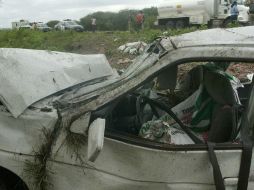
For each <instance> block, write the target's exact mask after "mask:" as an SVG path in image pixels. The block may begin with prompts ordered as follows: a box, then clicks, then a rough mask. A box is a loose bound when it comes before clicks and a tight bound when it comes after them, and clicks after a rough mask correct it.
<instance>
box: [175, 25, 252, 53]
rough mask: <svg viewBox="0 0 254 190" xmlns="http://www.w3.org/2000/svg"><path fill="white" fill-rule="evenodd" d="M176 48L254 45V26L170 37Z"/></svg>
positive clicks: (218, 29) (202, 31) (217, 29)
mask: <svg viewBox="0 0 254 190" xmlns="http://www.w3.org/2000/svg"><path fill="white" fill-rule="evenodd" d="M170 39H171V42H173V43H174V45H175V47H176V48H183V47H190V46H202V45H206V46H209V45H223V44H225V45H227V44H229V45H230V44H237V45H240V44H250V45H253V44H254V26H248V27H240V28H231V29H221V28H216V29H210V30H201V31H196V32H191V33H187V34H183V35H179V36H172V37H170Z"/></svg>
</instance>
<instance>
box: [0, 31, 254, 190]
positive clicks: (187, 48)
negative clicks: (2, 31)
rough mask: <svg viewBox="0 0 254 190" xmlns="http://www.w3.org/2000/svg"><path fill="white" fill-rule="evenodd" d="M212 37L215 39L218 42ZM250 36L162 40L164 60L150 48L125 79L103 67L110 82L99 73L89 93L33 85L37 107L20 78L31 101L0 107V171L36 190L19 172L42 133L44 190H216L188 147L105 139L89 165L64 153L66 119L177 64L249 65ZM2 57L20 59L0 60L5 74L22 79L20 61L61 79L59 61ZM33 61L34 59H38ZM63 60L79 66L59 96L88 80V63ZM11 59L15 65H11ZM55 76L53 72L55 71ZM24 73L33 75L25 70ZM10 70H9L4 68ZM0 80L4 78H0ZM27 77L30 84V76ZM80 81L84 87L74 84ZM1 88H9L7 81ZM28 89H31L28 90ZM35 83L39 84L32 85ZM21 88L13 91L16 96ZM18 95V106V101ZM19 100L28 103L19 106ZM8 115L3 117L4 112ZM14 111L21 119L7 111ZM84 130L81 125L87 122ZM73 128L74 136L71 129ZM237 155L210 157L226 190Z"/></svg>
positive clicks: (200, 154)
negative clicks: (14, 70) (46, 149)
mask: <svg viewBox="0 0 254 190" xmlns="http://www.w3.org/2000/svg"><path fill="white" fill-rule="evenodd" d="M218 33H220V34H221V35H218ZM253 33H254V27H246V28H239V29H230V30H223V29H213V30H208V31H202V32H194V33H190V34H185V35H181V36H178V37H171V38H170V39H169V38H165V39H162V40H161V41H158V43H160V44H161V45H162V46H163V47H164V48H165V51H164V52H163V54H162V55H159V54H156V53H154V52H149V51H148V50H149V48H148V49H147V50H146V52H145V53H144V54H143V55H141V56H140V57H139V58H138V59H137V60H136V62H135V63H134V64H133V65H132V66H130V68H129V69H128V70H127V71H126V72H125V73H124V74H123V75H121V76H117V75H114V74H113V73H114V72H111V69H109V67H108V66H105V68H108V69H109V70H108V71H109V72H108V73H109V75H108V74H107V73H104V72H99V71H100V70H99V71H98V72H99V73H97V72H96V71H95V73H97V74H98V75H97V77H96V78H100V77H105V76H106V77H109V78H108V80H102V81H97V82H94V84H93V85H85V86H81V87H79V88H72V89H70V91H66V92H65V93H63V94H62V95H57V94H54V93H55V92H56V91H57V89H56V88H53V91H52V88H50V87H47V84H48V83H52V80H53V78H54V76H50V75H46V76H48V77H46V79H47V80H41V81H39V84H38V85H40V83H43V84H42V85H43V86H44V87H45V91H43V93H46V92H48V94H47V95H45V94H44V95H43V97H41V100H40V101H38V100H37V99H40V96H41V93H38V92H37V91H36V89H38V88H37V87H38V86H36V85H34V84H31V80H28V79H29V78H30V77H31V76H30V75H28V74H26V75H25V74H22V75H21V76H22V77H23V78H19V80H20V81H19V82H20V84H25V85H26V86H25V87H26V89H27V90H28V89H29V90H31V92H32V94H35V97H36V98H34V99H32V100H30V99H29V98H28V97H29V94H26V93H24V94H23V93H22V94H19V93H20V92H23V91H13V93H15V94H13V95H16V96H17V99H16V102H17V104H12V102H7V101H6V102H7V103H8V104H7V105H12V107H10V108H12V109H10V110H9V111H10V112H11V113H9V112H7V111H6V108H5V107H4V106H2V109H1V111H0V166H1V167H4V168H6V169H8V170H9V171H11V172H13V173H15V174H16V175H18V176H19V177H20V178H21V179H22V180H24V182H25V183H26V184H27V185H28V187H29V189H38V187H37V186H35V179H34V178H33V177H31V176H29V175H28V174H27V173H26V170H25V169H26V163H27V161H30V162H34V158H35V156H36V151H38V149H40V147H41V146H42V145H44V144H45V143H47V138H45V136H44V133H43V130H47V131H48V132H49V133H50V134H51V137H52V138H53V141H52V143H51V144H50V151H51V153H50V155H49V157H47V158H46V159H47V162H46V168H47V170H49V171H52V172H49V174H48V175H49V182H50V185H49V186H47V189H54V190H58V189H59V190H65V189H66V190H69V189H77V190H78V189H89V190H93V189H96V190H97V189H103V190H104V189H110V190H111V189H117V190H121V189H155V188H157V189H165V190H169V189H170V190H172V189H173V190H180V189H200V190H201V189H208V190H209V189H215V187H214V181H213V175H212V167H211V164H210V162H209V160H208V153H207V151H206V149H205V148H204V149H200V150H196V149H195V148H193V147H190V148H189V149H188V150H185V151H183V150H180V149H179V150H176V149H177V148H181V146H166V145H165V147H164V149H159V148H155V147H154V148H151V147H150V148H149V147H146V146H142V145H137V144H136V145H135V144H134V143H131V142H124V141H122V140H119V139H114V138H113V137H110V136H108V134H106V138H105V139H104V146H103V148H102V150H101V153H100V154H99V155H98V157H97V159H96V160H95V162H89V161H88V158H87V147H88V145H87V144H84V145H83V146H81V147H80V149H79V150H78V151H77V150H73V149H70V146H69V145H68V144H67V142H66V137H67V136H68V135H69V134H71V133H70V131H69V130H70V128H69V127H70V126H69V125H68V124H71V122H70V120H71V119H72V118H76V119H78V118H79V117H81V116H84V115H86V114H88V113H90V112H92V111H94V110H97V109H99V108H101V107H102V106H105V105H106V104H107V103H111V101H112V100H115V99H117V98H118V97H120V96H122V95H125V94H126V93H128V92H129V91H131V90H133V89H135V88H136V87H137V86H139V85H141V84H142V83H144V82H145V81H146V80H148V79H149V78H150V76H151V75H153V74H154V73H157V72H159V71H162V70H163V69H164V68H168V67H170V66H172V65H174V64H176V62H177V61H180V62H181V61H182V62H184V61H186V60H192V59H193V60H200V59H209V60H212V59H219V58H228V59H230V60H239V59H240V60H243V61H250V60H252V61H254V41H253ZM207 36H209V38H207ZM224 37H225V38H224ZM1 51H2V52H5V51H7V52H11V51H13V52H16V53H17V54H18V55H20V59H15V57H14V56H11V55H9V54H8V56H11V57H9V59H7V58H6V56H3V57H5V58H3V59H0V61H1V63H14V64H7V65H6V67H7V66H12V65H15V63H16V64H17V63H19V62H20V63H21V65H22V66H23V69H20V72H23V70H24V73H27V72H28V71H26V70H25V68H26V67H25V61H24V60H25V59H28V60H29V64H28V66H31V67H32V68H36V67H37V66H38V67H41V64H44V63H45V68H43V70H39V69H38V73H39V74H40V73H42V72H44V71H47V72H50V71H51V69H52V68H53V69H56V70H55V71H56V72H57V76H58V74H59V76H58V77H59V78H60V79H62V75H65V74H66V73H65V72H62V71H63V70H61V69H60V65H59V64H58V63H57V62H58V61H61V60H62V59H60V58H59V57H58V56H57V55H58V54H61V53H56V52H53V53H51V52H47V51H36V50H34V51H32V50H19V49H14V50H11V49H7V50H5V49H1ZM29 53H32V55H33V59H31V56H29ZM37 53H38V57H39V58H38V59H37V58H36V57H37ZM21 55H25V56H21ZM42 55H43V56H42ZM65 55H66V56H65ZM160 56H161V57H160ZM56 57H58V59H56ZM63 57H65V58H67V59H64V60H65V61H66V62H65V61H64V62H63V66H65V64H67V66H71V65H72V64H71V63H72V62H75V59H74V57H75V58H76V57H77V59H78V60H79V61H78V63H77V66H80V67H78V68H79V69H80V70H75V69H73V70H72V71H74V72H72V73H73V74H75V73H76V72H77V73H78V74H77V75H76V78H75V77H74V78H75V80H70V81H69V80H63V81H61V80H60V84H61V85H62V86H63V87H61V88H59V89H61V90H62V89H65V88H68V87H71V85H72V84H73V85H75V84H77V83H80V82H82V83H83V82H87V81H86V80H89V79H88V78H89V77H88V78H82V77H87V76H82V72H84V73H87V67H81V64H82V63H84V64H85V65H86V63H87V59H88V60H89V57H87V56H80V55H73V54H71V55H70V54H64V55H63ZM70 57H71V58H73V59H71V58H70ZM159 57H160V58H159ZM68 58H69V59H68ZM13 59H15V61H12V60H13ZM35 60H40V62H39V63H40V65H38V62H34V61H35ZM48 60H51V61H48ZM93 60H94V63H97V59H93ZM100 60H101V59H100ZM5 61H7V62H5ZM98 62H100V61H98ZM22 63H23V64H22ZM89 63H90V62H89ZM89 63H88V64H89ZM104 63H105V62H104ZM49 64H54V65H56V66H52V65H49ZM74 64H75V63H74ZM101 66H102V67H103V64H102V65H100V64H99V66H98V67H99V68H102V67H101ZM7 68H8V67H7ZM58 68H59V70H57V69H58ZM68 68H69V67H68ZM27 69H28V70H29V69H31V68H29V67H28V68H27ZM81 69H82V70H81ZM9 70H11V69H10V68H9ZM94 70H96V68H95V69H92V71H94ZM35 71H37V69H35ZM9 72H10V71H9ZM47 72H46V73H47ZM2 73H3V74H4V72H2ZM30 73H31V72H30ZM110 74H111V76H110ZM38 76H41V75H38ZM32 77H33V79H36V74H34V75H33V76H32ZM50 77H51V78H50ZM80 77H81V78H82V81H80V80H79V79H80ZM91 77H92V78H91ZM91 77H90V79H94V78H93V76H91ZM6 79H7V77H6ZM7 81H10V82H13V81H11V78H10V79H9V80H7ZM57 81H59V80H57ZM27 82H30V83H29V84H26V83H27ZM33 82H35V83H37V81H33ZM62 82H63V83H62ZM13 83H14V82H13ZM14 85H15V84H14ZM16 86H17V84H16ZM25 87H24V88H25ZM20 88H21V87H18V86H17V89H20ZM3 94H4V92H3V90H0V95H1V97H2V96H3ZM19 95H20V96H21V98H19V97H18V96H19ZM50 95H52V96H50ZM5 97H6V99H7V98H9V97H8V96H6V95H5ZM251 97H252V99H251V101H250V105H249V108H248V110H249V117H248V120H249V122H250V126H253V121H252V120H253V119H252V118H253V117H252V116H253V106H254V105H253V102H254V101H253V98H254V91H253V90H252V96H251ZM23 100H27V101H25V103H24V101H23ZM55 102H58V103H60V104H59V105H60V106H63V107H64V108H63V109H58V111H57V110H56V107H55V106H54V103H55ZM29 104H30V105H29ZM7 105H6V107H7ZM20 105H22V106H23V107H22V106H21V107H22V109H24V108H25V111H23V110H22V109H20ZM45 107H46V108H48V109H49V110H47V111H45V110H44V109H43V108H45ZM7 108H8V109H9V107H7ZM16 109H17V110H19V112H18V111H17V112H14V111H11V110H16ZM21 110H22V111H21ZM43 110H44V111H43ZM12 112H13V113H16V114H13V113H12ZM89 117H90V114H88V117H85V118H86V119H88V118H89ZM58 121H61V122H62V125H59V126H58V125H57V123H58ZM80 123H81V124H78V125H79V126H78V130H75V131H76V132H77V133H78V135H79V136H76V137H79V138H84V139H86V138H87V135H86V134H84V133H83V131H82V128H81V130H80V128H79V127H81V126H82V122H80ZM84 123H87V122H86V121H85V122H84ZM84 127H87V126H84ZM74 128H75V129H76V127H74ZM100 140H101V139H100ZM89 142H90V141H88V143H89ZM100 142H101V141H100ZM241 152H242V151H241V149H240V148H234V149H230V150H223V149H222V150H217V151H216V154H217V157H218V162H219V164H220V167H221V171H222V175H223V177H224V178H225V183H226V184H227V188H228V189H234V188H235V187H236V181H237V178H238V173H239V167H240V159H241ZM253 182H254V165H253V162H252V166H251V174H250V183H249V189H253Z"/></svg>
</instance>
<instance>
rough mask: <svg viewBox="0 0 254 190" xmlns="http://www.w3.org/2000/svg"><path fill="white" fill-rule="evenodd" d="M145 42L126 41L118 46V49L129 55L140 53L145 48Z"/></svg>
mask: <svg viewBox="0 0 254 190" xmlns="http://www.w3.org/2000/svg"><path fill="white" fill-rule="evenodd" d="M146 46H147V44H146V43H145V42H140V41H139V42H132V43H127V44H124V45H122V46H120V47H119V48H118V50H119V51H121V52H123V53H129V54H131V55H137V54H140V53H142V52H143V51H144V50H145V47H146Z"/></svg>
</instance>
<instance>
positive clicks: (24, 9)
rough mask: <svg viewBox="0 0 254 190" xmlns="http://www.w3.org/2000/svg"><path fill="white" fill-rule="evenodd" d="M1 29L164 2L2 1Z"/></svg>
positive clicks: (0, 8)
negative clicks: (21, 20)
mask: <svg viewBox="0 0 254 190" xmlns="http://www.w3.org/2000/svg"><path fill="white" fill-rule="evenodd" d="M0 1H2V3H0V27H1V28H2V27H11V22H13V21H18V20H20V19H27V20H29V21H31V22H33V21H42V22H47V21H49V20H62V19H66V18H70V19H79V18H81V17H83V16H85V15H87V14H89V13H92V12H96V11H119V10H121V9H133V8H134V9H141V8H145V7H151V6H157V5H158V4H159V2H160V1H163V0H0Z"/></svg>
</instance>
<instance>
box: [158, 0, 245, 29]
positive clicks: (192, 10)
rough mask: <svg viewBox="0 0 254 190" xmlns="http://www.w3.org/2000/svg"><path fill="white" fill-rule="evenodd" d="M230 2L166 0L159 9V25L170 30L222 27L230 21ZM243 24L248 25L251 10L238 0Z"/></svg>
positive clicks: (223, 0) (218, 0)
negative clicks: (194, 26) (197, 26)
mask: <svg viewBox="0 0 254 190" xmlns="http://www.w3.org/2000/svg"><path fill="white" fill-rule="evenodd" d="M230 5H231V2H230V0H164V2H163V3H162V4H161V5H160V6H159V7H158V14H159V16H158V20H157V24H158V25H160V26H167V27H168V28H183V27H185V26H189V25H202V24H208V25H210V26H214V25H221V24H223V23H226V22H228V21H229V17H230V8H231V6H230ZM238 9H239V16H238V20H239V22H241V23H244V24H246V23H248V21H249V16H248V11H249V8H248V7H246V6H244V5H243V1H242V0H238Z"/></svg>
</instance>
